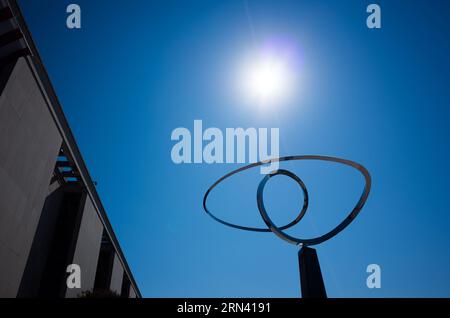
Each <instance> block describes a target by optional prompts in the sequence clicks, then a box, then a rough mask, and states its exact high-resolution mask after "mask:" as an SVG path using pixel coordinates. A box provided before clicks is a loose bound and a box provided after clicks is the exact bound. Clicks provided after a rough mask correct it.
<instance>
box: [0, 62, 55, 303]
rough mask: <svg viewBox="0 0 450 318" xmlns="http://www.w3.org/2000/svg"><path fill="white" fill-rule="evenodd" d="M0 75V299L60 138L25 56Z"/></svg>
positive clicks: (26, 247)
mask: <svg viewBox="0 0 450 318" xmlns="http://www.w3.org/2000/svg"><path fill="white" fill-rule="evenodd" d="M0 77H1V84H2V85H1V86H0V90H2V91H1V96H0V149H1V151H0V273H1V275H0V296H1V297H15V296H16V294H17V291H18V287H19V284H20V281H21V277H22V273H23V270H24V268H25V265H26V262H27V258H28V253H29V251H30V247H31V244H32V241H33V237H34V233H35V231H36V227H37V224H38V221H39V217H40V215H41V211H42V207H43V204H44V200H45V197H46V195H47V192H48V185H49V183H50V178H51V175H52V170H53V167H54V165H55V161H56V158H57V155H58V151H59V149H60V146H61V143H62V138H61V136H60V134H59V131H58V129H57V127H56V125H55V123H54V120H53V118H52V116H51V114H50V111H49V109H48V108H47V105H46V102H45V100H44V98H43V96H42V94H41V92H40V90H39V87H38V85H37V82H36V81H35V79H34V77H33V75H32V73H31V70H30V68H29V66H28V65H27V62H26V60H25V58H23V57H22V58H20V59H19V60H17V62H15V63H14V64H13V67H12V69H9V70H8V69H5V68H4V69H3V70H2V71H1V75H0Z"/></svg>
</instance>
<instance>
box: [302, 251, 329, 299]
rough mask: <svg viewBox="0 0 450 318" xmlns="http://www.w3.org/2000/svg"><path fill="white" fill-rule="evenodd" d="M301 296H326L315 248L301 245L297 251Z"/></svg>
mask: <svg viewBox="0 0 450 318" xmlns="http://www.w3.org/2000/svg"><path fill="white" fill-rule="evenodd" d="M298 263H299V268H300V286H301V289H302V298H327V292H326V290H325V285H324V283H323V278H322V272H321V271H320V264H319V259H318V258H317V253H316V250H315V249H313V248H310V247H306V246H303V247H302V248H301V249H300V251H298Z"/></svg>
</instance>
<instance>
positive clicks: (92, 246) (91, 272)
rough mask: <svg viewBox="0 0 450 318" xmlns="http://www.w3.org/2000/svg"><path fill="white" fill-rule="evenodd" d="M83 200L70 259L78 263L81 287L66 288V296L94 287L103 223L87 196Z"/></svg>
mask: <svg viewBox="0 0 450 318" xmlns="http://www.w3.org/2000/svg"><path fill="white" fill-rule="evenodd" d="M85 202H86V203H85V206H84V211H83V217H82V219H81V225H80V230H79V233H78V239H77V245H76V248H75V254H74V257H73V261H72V264H77V265H79V266H80V269H81V289H77V288H74V289H67V291H66V297H77V296H78V295H79V294H80V293H81V292H83V291H87V290H92V289H93V288H94V281H95V273H96V270H97V261H98V255H99V251H100V244H101V240H102V233H103V224H102V222H101V221H100V219H99V217H98V215H97V212H96V210H95V208H94V205H93V203H92V201H91V199H90V197H89V196H87V198H86V201H85Z"/></svg>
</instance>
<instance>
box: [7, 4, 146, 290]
mask: <svg viewBox="0 0 450 318" xmlns="http://www.w3.org/2000/svg"><path fill="white" fill-rule="evenodd" d="M0 93H1V96H0V297H38V296H39V297H42V296H43V297H77V296H78V295H79V294H81V292H83V291H92V290H96V291H108V290H112V291H114V292H116V293H117V294H118V295H120V296H122V297H140V292H139V289H138V287H137V285H136V282H135V281H134V278H133V275H132V273H131V271H130V269H129V267H128V264H127V261H126V260H125V257H124V255H123V253H122V250H121V248H120V246H119V242H118V241H117V239H116V237H115V235H114V232H113V230H112V228H111V225H110V223H109V221H108V218H107V216H106V213H105V210H104V208H103V206H102V203H101V201H100V198H99V196H98V194H97V191H96V189H95V186H94V183H93V182H92V180H91V177H90V176H89V172H88V170H87V168H86V166H85V163H84V161H83V158H82V157H81V154H80V152H79V149H78V147H77V144H76V142H75V139H74V137H73V135H72V132H71V130H70V128H69V125H68V123H67V120H66V118H65V117H64V114H63V112H62V109H61V106H60V104H59V102H58V98H57V96H56V94H55V92H54V89H53V87H52V84H51V83H50V80H49V78H48V75H47V72H46V71H45V69H44V66H43V64H42V61H41V59H40V57H39V54H38V52H37V50H36V47H35V45H34V43H33V40H32V38H31V35H30V33H29V31H28V29H27V26H26V24H25V22H24V19H23V16H22V14H21V12H20V10H19V7H18V5H17V3H16V1H6V0H0ZM69 264H77V265H79V266H80V268H81V288H80V289H77V288H75V289H69V288H67V285H66V279H67V277H68V275H69V274H68V273H67V272H66V268H67V266H68V265H69Z"/></svg>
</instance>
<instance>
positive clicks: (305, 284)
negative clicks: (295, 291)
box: [203, 155, 371, 298]
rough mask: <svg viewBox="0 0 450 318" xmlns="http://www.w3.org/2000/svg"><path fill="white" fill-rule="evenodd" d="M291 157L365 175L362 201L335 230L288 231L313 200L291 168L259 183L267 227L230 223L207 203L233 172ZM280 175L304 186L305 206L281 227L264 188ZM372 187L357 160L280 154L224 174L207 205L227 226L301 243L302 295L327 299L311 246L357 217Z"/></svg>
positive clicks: (259, 196) (328, 237)
mask: <svg viewBox="0 0 450 318" xmlns="http://www.w3.org/2000/svg"><path fill="white" fill-rule="evenodd" d="M291 160H319V161H329V162H335V163H340V164H343V165H347V166H350V167H352V168H355V169H356V170H358V171H359V172H360V173H361V174H362V175H363V177H364V179H365V186H364V189H363V191H362V194H361V196H360V198H359V200H358V202H357V203H356V205H355V207H354V208H353V209H352V210H351V211H350V213H349V214H348V216H347V217H346V218H345V219H344V220H343V221H342V222H341V223H340V224H338V225H337V226H336V227H335V228H334V229H332V230H331V231H329V232H328V233H325V234H323V235H321V236H318V237H315V238H307V239H305V238H297V237H293V236H291V235H289V234H287V233H285V232H284V230H286V229H288V228H290V227H292V226H294V225H295V224H297V223H298V222H300V221H301V219H302V218H303V216H304V215H305V213H306V210H307V209H308V200H309V197H308V191H307V188H306V186H305V184H304V183H303V181H302V180H301V179H300V178H299V177H298V176H297V175H295V174H294V173H292V172H290V171H288V170H284V169H279V170H276V171H272V172H271V173H270V174H268V175H266V176H265V177H264V178H263V179H262V181H261V182H260V183H259V186H258V190H257V195H256V197H257V205H258V210H259V213H260V214H261V217H262V218H263V220H264V223H265V224H266V225H267V228H257V227H247V226H241V225H237V224H233V223H230V222H226V221H224V220H222V219H220V218H218V217H216V216H215V215H214V214H213V213H211V211H210V210H209V209H208V207H207V204H206V203H207V200H208V196H209V194H210V193H211V191H212V190H213V189H214V188H215V187H216V186H217V185H219V184H220V183H221V182H222V181H224V180H225V179H227V178H229V177H231V176H232V175H235V174H237V173H239V172H242V171H244V170H248V169H251V168H254V167H257V166H261V165H263V164H266V163H269V162H277V161H278V162H282V161H291ZM276 175H285V176H288V177H290V178H291V179H293V180H294V181H296V182H297V184H298V185H299V186H300V187H301V189H302V191H303V207H302V209H301V210H300V212H299V214H298V215H297V217H296V218H295V219H294V220H293V221H292V222H290V223H289V224H286V225H284V226H280V227H278V226H276V225H275V224H274V223H273V221H272V220H271V218H270V217H269V214H268V213H267V211H266V208H265V206H264V198H263V190H264V187H265V185H266V183H267V181H269V179H270V178H272V177H274V176H276ZM370 187H371V177H370V174H369V172H368V171H367V169H366V168H364V167H363V166H362V165H360V164H358V163H356V162H353V161H350V160H346V159H341V158H336V157H328V156H318V155H304V156H287V157H280V158H275V159H271V160H266V161H260V162H256V163H252V164H250V165H247V166H245V167H242V168H239V169H236V170H234V171H231V172H230V173H228V174H226V175H224V176H223V177H221V178H220V179H219V180H217V181H216V182H215V183H214V184H213V185H212V186H211V187H210V188H209V189H208V190H207V191H206V193H205V195H204V197H203V208H204V210H205V212H206V213H207V214H208V215H209V216H211V217H212V218H213V219H214V220H216V221H217V222H219V223H222V224H224V225H227V226H230V227H233V228H236V229H239V230H246V231H254V232H273V233H274V234H275V235H277V236H278V237H280V238H281V239H283V240H284V241H286V242H288V243H291V244H294V245H298V246H300V247H301V249H300V251H299V253H298V256H299V267H300V281H301V289H302V296H303V297H304V298H305V297H306V298H308V297H309V298H311V297H312V298H320V297H322V298H323V297H326V291H325V285H324V283H323V279H322V274H321V271H320V265H319V261H318V258H317V254H316V251H315V250H314V249H312V248H310V247H308V246H312V245H317V244H320V243H323V242H324V241H326V240H329V239H330V238H332V237H333V236H335V235H337V234H338V233H339V232H341V231H342V230H344V229H345V228H346V227H347V226H348V225H349V224H350V223H351V222H352V221H353V220H354V219H355V218H356V216H357V215H358V214H359V212H360V211H361V209H362V208H363V206H364V204H365V202H366V200H367V197H368V196H369V192H370Z"/></svg>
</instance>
